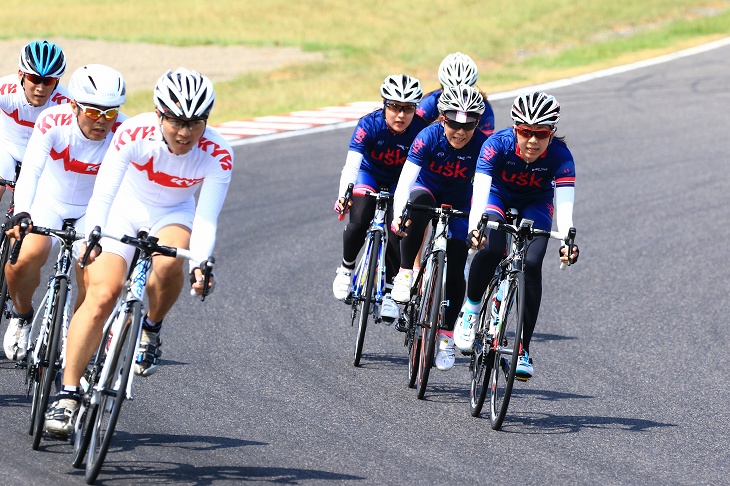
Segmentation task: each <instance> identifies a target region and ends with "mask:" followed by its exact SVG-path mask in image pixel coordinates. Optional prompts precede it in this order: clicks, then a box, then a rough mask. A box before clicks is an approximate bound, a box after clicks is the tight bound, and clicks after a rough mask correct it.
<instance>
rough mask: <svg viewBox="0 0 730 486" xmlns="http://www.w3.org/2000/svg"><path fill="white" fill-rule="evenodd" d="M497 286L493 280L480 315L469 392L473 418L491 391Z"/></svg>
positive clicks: (476, 415)
mask: <svg viewBox="0 0 730 486" xmlns="http://www.w3.org/2000/svg"><path fill="white" fill-rule="evenodd" d="M496 284H497V281H496V279H493V280H492V281H491V282H490V283H489V287H488V288H487V291H486V292H485V294H484V301H483V302H484V304H483V305H482V310H481V312H480V313H479V324H478V327H477V332H476V337H475V338H474V348H473V352H472V356H471V363H470V369H471V390H470V392H469V410H470V412H471V415H472V417H478V416H479V414H480V413H481V411H482V407H483V406H484V399H485V398H486V396H487V390H489V374H490V371H491V369H492V364H493V360H494V353H492V338H491V336H490V335H489V325H490V323H491V320H492V311H491V308H492V300H493V299H494V295H495V294H496V293H497V289H498V287H497V285H496Z"/></svg>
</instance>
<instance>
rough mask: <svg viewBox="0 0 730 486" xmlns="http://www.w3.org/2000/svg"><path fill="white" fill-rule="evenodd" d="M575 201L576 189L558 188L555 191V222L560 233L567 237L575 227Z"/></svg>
mask: <svg viewBox="0 0 730 486" xmlns="http://www.w3.org/2000/svg"><path fill="white" fill-rule="evenodd" d="M574 199H575V188H573V187H558V188H556V189H555V222H556V223H557V226H558V233H560V234H561V235H567V234H568V230H569V229H570V228H571V227H572V226H573V201H574Z"/></svg>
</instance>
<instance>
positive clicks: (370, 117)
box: [350, 109, 426, 186]
mask: <svg viewBox="0 0 730 486" xmlns="http://www.w3.org/2000/svg"><path fill="white" fill-rule="evenodd" d="M425 126H426V122H425V121H423V119H422V118H421V117H418V116H414V117H413V121H411V124H410V125H408V128H406V130H405V131H404V132H403V133H395V132H394V131H393V130H391V129H390V128H388V125H387V124H386V123H385V116H384V114H383V110H382V109H380V110H376V111H374V112H372V113H369V114H367V115H365V116H364V117H362V118H360V121H358V123H357V127H356V128H355V131H354V132H353V134H352V138H351V139H350V150H352V151H354V152H358V153H361V154H362V156H363V158H362V163H361V165H360V172H363V171H364V172H367V173H368V174H370V175H371V176H373V178H375V180H376V181H377V183H378V184H379V185H384V186H387V185H391V184H394V183H396V182H398V176H399V175H400V172H401V169H402V168H403V164H404V163H405V161H406V156H407V155H408V150H409V149H410V147H411V143H412V142H413V140H414V139H415V138H416V135H418V133H419V132H420V131H421V130H423V128H424V127H425Z"/></svg>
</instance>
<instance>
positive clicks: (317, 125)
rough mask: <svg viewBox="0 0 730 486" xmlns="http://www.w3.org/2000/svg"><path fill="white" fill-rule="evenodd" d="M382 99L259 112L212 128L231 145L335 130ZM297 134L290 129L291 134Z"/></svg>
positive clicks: (348, 123) (373, 107)
mask: <svg viewBox="0 0 730 486" xmlns="http://www.w3.org/2000/svg"><path fill="white" fill-rule="evenodd" d="M381 106H382V102H381V101H360V102H356V103H348V104H346V105H341V106H330V107H328V108H320V109H318V110H307V111H295V112H292V113H289V114H287V115H280V116H261V117H258V118H253V119H251V120H241V121H231V122H224V123H221V124H220V125H215V126H214V128H215V129H216V130H217V131H218V132H219V133H220V134H221V135H223V137H224V138H225V139H226V140H228V142H229V143H230V144H231V145H244V144H246V143H252V142H263V141H266V140H271V139H272V138H282V136H283V134H284V133H289V132H297V131H306V133H312V132H313V131H326V130H335V129H338V128H343V127H347V126H355V125H356V124H357V120H359V119H360V118H362V117H363V116H364V115H367V114H368V113H370V112H371V111H373V110H375V109H377V108H380V107H381ZM294 135H296V134H295V133H292V134H291V136H294Z"/></svg>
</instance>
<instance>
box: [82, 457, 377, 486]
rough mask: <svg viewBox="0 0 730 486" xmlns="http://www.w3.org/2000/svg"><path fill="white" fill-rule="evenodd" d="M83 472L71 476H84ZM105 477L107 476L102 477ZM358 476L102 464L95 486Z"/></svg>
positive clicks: (266, 469) (298, 480)
mask: <svg viewBox="0 0 730 486" xmlns="http://www.w3.org/2000/svg"><path fill="white" fill-rule="evenodd" d="M83 474H84V473H83V471H74V472H72V473H70V475H71V476H76V477H79V476H81V477H83ZM105 476H106V477H105ZM365 479H367V478H364V477H361V476H353V475H349V474H340V473H332V472H328V471H321V470H316V469H298V468H285V467H254V466H195V465H192V464H182V463H177V462H163V461H160V462H149V461H133V462H124V461H109V460H108V459H107V461H105V463H104V467H103V469H102V471H101V478H100V479H97V481H96V484H140V483H146V484H149V483H158V484H172V483H184V484H192V485H197V486H203V485H209V484H216V483H219V482H221V481H229V482H244V481H247V482H248V481H250V482H253V481H257V482H269V483H278V484H299V483H301V482H302V481H315V482H320V481H321V482H324V481H340V482H342V481H356V480H360V481H362V480H365Z"/></svg>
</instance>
